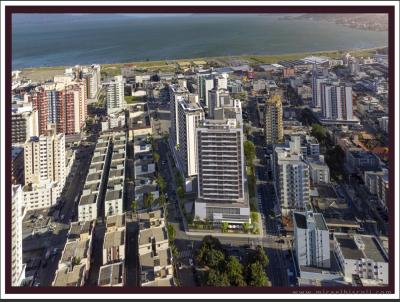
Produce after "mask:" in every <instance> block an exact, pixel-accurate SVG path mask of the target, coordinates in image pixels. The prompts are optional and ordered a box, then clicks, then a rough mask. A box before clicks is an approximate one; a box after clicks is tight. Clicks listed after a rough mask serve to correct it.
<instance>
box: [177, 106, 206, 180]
mask: <svg viewBox="0 0 400 302" xmlns="http://www.w3.org/2000/svg"><path fill="white" fill-rule="evenodd" d="M203 119H204V111H203V108H201V106H200V105H199V104H198V103H191V102H187V101H186V100H182V101H179V103H178V120H179V148H178V149H175V150H176V151H177V152H176V153H177V157H178V166H180V168H181V170H182V172H183V173H184V174H185V176H187V177H191V176H195V175H197V171H198V168H197V139H196V127H197V126H198V125H199V123H200V121H201V120H203Z"/></svg>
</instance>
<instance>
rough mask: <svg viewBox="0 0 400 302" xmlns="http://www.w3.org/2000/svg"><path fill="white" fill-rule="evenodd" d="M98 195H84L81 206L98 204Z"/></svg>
mask: <svg viewBox="0 0 400 302" xmlns="http://www.w3.org/2000/svg"><path fill="white" fill-rule="evenodd" d="M96 199H97V193H91V194H89V195H82V196H81V200H80V202H79V205H86V204H92V203H96Z"/></svg>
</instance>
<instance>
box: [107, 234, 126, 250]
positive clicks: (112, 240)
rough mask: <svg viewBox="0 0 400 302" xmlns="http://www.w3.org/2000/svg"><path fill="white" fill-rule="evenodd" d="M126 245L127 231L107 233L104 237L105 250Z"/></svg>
mask: <svg viewBox="0 0 400 302" xmlns="http://www.w3.org/2000/svg"><path fill="white" fill-rule="evenodd" d="M121 245H125V230H120V231H114V232H107V233H106V234H105V235H104V244H103V249H109V248H111V247H114V246H121Z"/></svg>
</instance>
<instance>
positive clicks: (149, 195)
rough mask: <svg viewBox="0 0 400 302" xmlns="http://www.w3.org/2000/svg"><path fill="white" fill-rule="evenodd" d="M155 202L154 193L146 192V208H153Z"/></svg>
mask: <svg viewBox="0 0 400 302" xmlns="http://www.w3.org/2000/svg"><path fill="white" fill-rule="evenodd" d="M153 202H154V196H153V193H146V194H145V196H144V201H143V203H144V206H145V207H146V208H151V206H152V205H153Z"/></svg>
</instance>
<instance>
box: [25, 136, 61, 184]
mask: <svg viewBox="0 0 400 302" xmlns="http://www.w3.org/2000/svg"><path fill="white" fill-rule="evenodd" d="M24 164H25V183H26V184H41V183H42V182H43V181H46V180H50V181H54V182H57V183H58V184H59V186H60V187H61V188H62V187H63V186H64V183H65V177H66V175H65V136H64V134H61V133H60V134H54V133H52V134H51V135H50V136H44V135H41V136H39V137H32V138H31V139H30V140H29V141H27V142H26V143H25V146H24Z"/></svg>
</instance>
